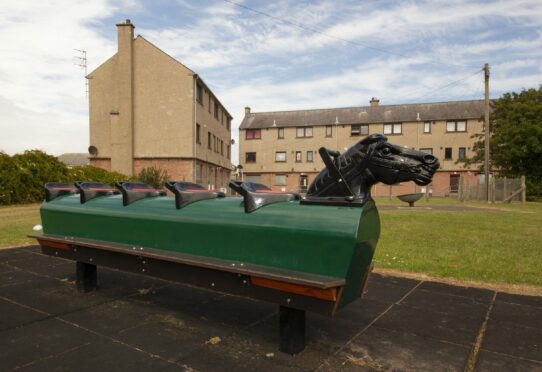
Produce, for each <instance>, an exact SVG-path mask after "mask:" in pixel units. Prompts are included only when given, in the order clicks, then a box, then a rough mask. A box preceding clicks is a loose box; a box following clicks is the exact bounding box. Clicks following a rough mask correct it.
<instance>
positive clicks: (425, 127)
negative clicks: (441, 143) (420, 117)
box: [423, 121, 431, 133]
mask: <svg viewBox="0 0 542 372" xmlns="http://www.w3.org/2000/svg"><path fill="white" fill-rule="evenodd" d="M423 132H424V133H431V122H430V121H426V122H425V123H423Z"/></svg>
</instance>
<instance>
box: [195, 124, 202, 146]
mask: <svg viewBox="0 0 542 372" xmlns="http://www.w3.org/2000/svg"><path fill="white" fill-rule="evenodd" d="M200 132H201V125H199V124H196V143H201V137H200Z"/></svg>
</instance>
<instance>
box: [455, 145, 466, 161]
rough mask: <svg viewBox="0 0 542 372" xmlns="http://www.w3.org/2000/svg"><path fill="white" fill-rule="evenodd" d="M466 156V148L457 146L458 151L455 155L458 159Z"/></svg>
mask: <svg viewBox="0 0 542 372" xmlns="http://www.w3.org/2000/svg"><path fill="white" fill-rule="evenodd" d="M466 157H467V149H466V148H464V147H460V148H459V153H458V155H457V158H458V159H465V158H466Z"/></svg>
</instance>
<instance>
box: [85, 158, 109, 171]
mask: <svg viewBox="0 0 542 372" xmlns="http://www.w3.org/2000/svg"><path fill="white" fill-rule="evenodd" d="M90 165H92V166H93V167H96V168H102V169H105V170H106V171H109V172H111V159H92V158H90Z"/></svg>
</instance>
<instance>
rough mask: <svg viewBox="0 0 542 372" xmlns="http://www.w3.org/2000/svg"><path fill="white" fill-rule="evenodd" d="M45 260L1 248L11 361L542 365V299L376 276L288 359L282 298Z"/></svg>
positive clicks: (57, 364)
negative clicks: (86, 288) (86, 283)
mask: <svg viewBox="0 0 542 372" xmlns="http://www.w3.org/2000/svg"><path fill="white" fill-rule="evenodd" d="M36 257H39V256H38V255H36V253H35V248H31V250H30V249H29V248H25V249H21V250H10V252H7V253H5V252H3V251H0V259H2V260H3V261H2V262H3V263H0V313H1V314H2V317H0V345H2V352H0V365H1V366H2V369H6V370H10V369H13V368H17V367H18V368H20V369H27V370H40V371H42V370H59V371H73V370H78V371H85V370H93V371H95V370H96V369H98V370H123V371H124V370H134V371H135V370H164V371H178V370H181V371H183V370H190V369H192V370H198V371H202V370H203V371H223V370H236V371H245V370H259V371H267V370H281V371H283V370H284V371H314V370H321V371H337V370H346V371H348V370H356V371H359V370H362V371H377V370H383V369H384V370H408V371H410V370H416V371H435V370H438V371H441V370H442V371H456V370H457V371H459V370H461V371H463V370H464V369H465V367H466V366H467V361H468V360H469V358H470V357H473V360H474V361H475V363H474V367H475V370H478V371H491V370H506V371H508V370H510V371H513V370H542V369H540V368H539V367H540V366H542V361H541V360H540V359H541V355H542V351H541V348H540V345H541V344H542V328H541V326H540V325H541V324H540V319H541V318H542V316H541V314H542V313H541V311H542V299H540V298H537V297H525V296H515V295H504V294H501V293H498V294H497V296H496V300H495V301H494V302H493V299H494V294H495V293H494V292H493V291H488V290H483V289H475V288H464V287H455V286H450V285H445V284H440V283H430V282H423V281H420V280H413V279H403V278H399V277H392V276H385V275H373V276H372V277H371V279H370V282H369V286H368V292H367V293H366V296H365V298H364V299H363V300H361V301H357V302H354V303H352V304H350V305H349V306H347V307H346V308H345V309H342V310H340V311H339V312H338V313H337V314H336V316H335V317H334V318H333V319H331V318H327V317H323V316H320V315H317V314H310V313H309V314H307V333H306V339H307V347H306V349H305V350H304V351H303V352H302V353H300V354H298V355H295V356H290V355H286V354H282V353H280V352H279V351H278V338H279V335H278V315H277V313H278V306H277V305H276V304H268V303H264V302H259V301H254V300H249V299H243V298H240V297H236V296H229V295H223V294H219V293H216V292H212V291H206V290H201V289H198V288H194V287H189V286H183V285H180V284H175V283H171V282H167V281H162V280H157V279H153V278H149V277H145V276H140V275H135V274H128V273H123V272H118V271H115V270H110V269H106V268H99V269H98V281H99V289H98V291H95V292H92V293H86V294H81V293H78V292H77V291H76V290H75V286H74V283H73V281H74V271H75V268H74V265H73V264H68V265H66V264H65V263H64V261H60V260H58V261H57V260H56V259H55V258H52V259H50V260H42V259H41V258H36ZM50 269H53V270H52V271H51V270H50ZM486 316H488V319H489V321H488V323H487V329H486V331H485V333H483V332H481V330H483V327H482V325H483V324H484V319H486ZM217 336H218V337H220V340H219V341H218V342H216V344H213V343H211V342H209V340H210V339H211V338H212V337H217ZM482 336H483V337H482ZM477 337H479V340H481V349H480V351H479V353H478V354H472V353H473V350H475V348H474V347H473V346H474V341H475V340H476V338H477ZM23 367H24V368H23Z"/></svg>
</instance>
